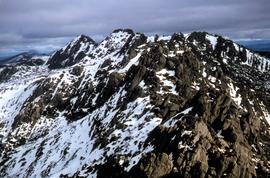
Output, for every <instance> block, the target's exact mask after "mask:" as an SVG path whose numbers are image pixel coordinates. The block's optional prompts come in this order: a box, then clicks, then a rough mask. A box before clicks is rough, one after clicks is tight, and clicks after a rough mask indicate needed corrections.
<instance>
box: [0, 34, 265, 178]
mask: <svg viewBox="0 0 270 178" xmlns="http://www.w3.org/2000/svg"><path fill="white" fill-rule="evenodd" d="M80 53H82V55H80V56H81V57H78V56H79V54H80ZM269 62H270V61H269V59H266V58H263V57H261V56H259V55H257V54H253V53H252V52H250V51H249V50H247V49H245V48H244V47H243V46H240V45H238V44H236V43H234V42H232V41H230V40H227V39H224V38H222V37H221V36H215V35H211V34H208V33H206V32H194V33H191V34H189V35H187V36H184V35H182V34H181V33H179V34H173V35H172V36H167V37H158V36H156V37H146V36H145V35H143V34H140V33H134V32H133V31H132V30H129V29H125V30H122V29H119V30H115V31H114V32H113V33H111V34H110V35H109V36H108V37H107V38H106V39H104V40H103V41H102V42H101V43H100V44H96V43H95V42H93V41H92V40H90V38H88V37H85V36H80V37H78V38H76V39H75V40H74V41H73V42H71V43H69V44H68V45H67V46H66V47H65V48H63V49H60V50H59V51H57V52H56V53H54V54H53V55H52V56H51V57H50V59H49V60H48V62H47V65H42V66H31V67H30V68H29V66H24V65H19V66H16V68H17V70H16V71H15V72H13V73H12V74H10V76H9V77H8V78H6V79H5V80H2V81H1V84H0V88H1V90H0V92H1V98H0V104H1V105H0V108H1V110H0V112H1V113H0V114H1V115H0V119H1V123H0V127H1V133H0V134H1V135H2V137H1V149H2V152H1V157H0V158H1V164H0V165H2V166H0V169H1V171H0V172H1V173H0V175H1V176H2V177H102V178H104V177H265V176H268V175H269V167H270V165H269V162H268V160H269V147H268V145H269V143H270V142H269V138H270V137H269V123H268V122H270V115H269V108H270V107H269V106H270V103H269V101H270V100H269V90H270V88H269V81H270V76H269V70H270V66H269ZM29 69H31V70H29ZM51 69H54V70H51ZM2 70H5V69H2Z"/></svg>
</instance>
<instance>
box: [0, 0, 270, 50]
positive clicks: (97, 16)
mask: <svg viewBox="0 0 270 178" xmlns="http://www.w3.org/2000/svg"><path fill="white" fill-rule="evenodd" d="M269 9H270V1H269V0H256V1H255V0H237V1H235V0H226V1H217V0H182V1H180V0H167V1H165V0H38V1H37V0H0V24H1V25H0V53H3V52H7V51H8V50H11V49H13V50H14V49H15V48H16V49H17V48H20V49H23V47H25V46H28V47H29V48H31V47H33V48H40V49H43V50H44V48H46V46H47V47H48V46H51V47H50V48H49V47H48V49H54V48H57V47H60V46H62V45H63V44H64V43H66V42H67V41H68V40H70V39H71V37H74V36H77V35H79V34H86V35H89V36H92V37H93V38H96V39H98V40H100V39H101V37H102V36H106V35H107V34H108V33H110V32H111V31H112V30H113V29H115V28H132V29H134V30H135V31H139V32H144V33H147V34H153V33H162V34H170V33H173V32H179V31H181V32H184V33H187V32H191V31H209V32H212V33H218V34H221V35H225V36H228V37H230V38H234V39H239V38H255V39H257V38H263V39H270V20H269V19H270V13H269ZM54 41H55V42H54Z"/></svg>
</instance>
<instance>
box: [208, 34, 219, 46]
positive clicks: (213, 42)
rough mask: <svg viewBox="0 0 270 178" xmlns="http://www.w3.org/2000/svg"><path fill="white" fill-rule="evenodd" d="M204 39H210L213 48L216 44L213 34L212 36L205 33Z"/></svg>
mask: <svg viewBox="0 0 270 178" xmlns="http://www.w3.org/2000/svg"><path fill="white" fill-rule="evenodd" d="M206 39H207V40H208V41H210V43H211V44H212V47H213V49H215V47H216V44H217V37H215V36H213V35H209V34H207V35H206Z"/></svg>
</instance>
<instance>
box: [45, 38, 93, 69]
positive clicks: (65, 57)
mask: <svg viewBox="0 0 270 178" xmlns="http://www.w3.org/2000/svg"><path fill="white" fill-rule="evenodd" d="M96 46H97V44H96V42H95V41H94V40H92V39H91V38H90V37H88V36H85V35H80V36H78V37H76V38H75V39H74V40H73V41H71V42H70V43H68V44H67V45H66V46H65V47H64V48H62V49H60V50H58V51H56V52H55V53H54V54H53V55H52V56H51V57H50V59H49V60H48V62H47V65H48V67H49V68H50V69H57V68H63V67H67V66H71V65H73V64H75V63H77V62H79V61H81V60H82V59H83V58H84V57H85V56H87V55H89V54H90V52H91V51H92V50H93V49H94V48H95V47H96Z"/></svg>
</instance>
